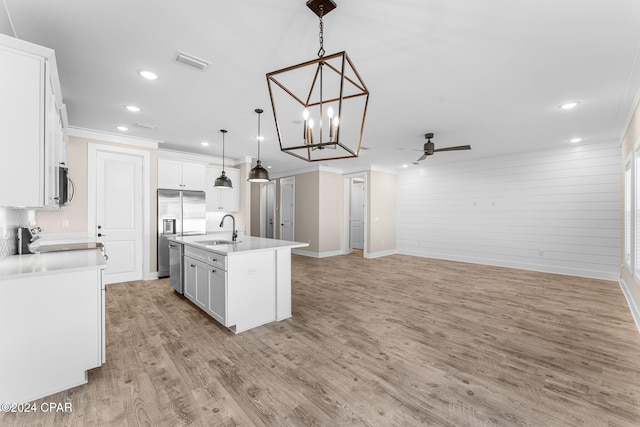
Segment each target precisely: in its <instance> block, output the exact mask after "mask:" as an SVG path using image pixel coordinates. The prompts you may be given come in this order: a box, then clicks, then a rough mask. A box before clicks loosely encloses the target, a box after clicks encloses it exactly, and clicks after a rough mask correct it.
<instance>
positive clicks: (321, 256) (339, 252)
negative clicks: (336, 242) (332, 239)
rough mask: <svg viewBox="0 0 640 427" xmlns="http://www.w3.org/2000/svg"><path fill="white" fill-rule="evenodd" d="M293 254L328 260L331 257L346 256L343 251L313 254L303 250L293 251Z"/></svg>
mask: <svg viewBox="0 0 640 427" xmlns="http://www.w3.org/2000/svg"><path fill="white" fill-rule="evenodd" d="M291 253H293V254H298V255H303V256H308V257H311V258H327V257H331V256H337V255H344V254H343V253H342V251H327V252H312V251H305V250H302V249H291Z"/></svg>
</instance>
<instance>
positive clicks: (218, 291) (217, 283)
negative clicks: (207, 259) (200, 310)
mask: <svg viewBox="0 0 640 427" xmlns="http://www.w3.org/2000/svg"><path fill="white" fill-rule="evenodd" d="M208 274H209V308H208V310H207V313H209V315H210V316H211V317H213V318H214V319H216V320H217V321H218V322H220V323H222V324H223V325H225V326H229V325H228V322H227V319H228V317H227V301H228V298H227V272H226V271H224V270H221V269H219V268H210V269H209V271H208Z"/></svg>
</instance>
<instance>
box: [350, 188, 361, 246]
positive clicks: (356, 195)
mask: <svg viewBox="0 0 640 427" xmlns="http://www.w3.org/2000/svg"><path fill="white" fill-rule="evenodd" d="M363 247H364V182H356V181H352V182H351V248H353V249H363Z"/></svg>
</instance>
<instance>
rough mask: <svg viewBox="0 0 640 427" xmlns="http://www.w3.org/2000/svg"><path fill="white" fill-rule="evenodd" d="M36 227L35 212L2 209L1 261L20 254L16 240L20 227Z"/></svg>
mask: <svg viewBox="0 0 640 427" xmlns="http://www.w3.org/2000/svg"><path fill="white" fill-rule="evenodd" d="M33 225H35V212H34V211H31V210H27V209H13V208H2V207H0V259H2V258H5V257H8V256H10V255H15V254H16V253H18V248H17V246H16V238H17V236H18V227H19V226H28V227H31V226H33Z"/></svg>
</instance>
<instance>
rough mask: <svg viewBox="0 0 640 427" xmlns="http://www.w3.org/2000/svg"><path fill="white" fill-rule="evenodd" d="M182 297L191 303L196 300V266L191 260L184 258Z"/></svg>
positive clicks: (195, 262)
mask: <svg viewBox="0 0 640 427" xmlns="http://www.w3.org/2000/svg"><path fill="white" fill-rule="evenodd" d="M183 274H184V296H185V297H187V298H189V299H190V300H191V301H195V300H196V286H197V283H198V265H197V261H196V260H194V259H193V258H189V257H186V256H185V257H184V269H183Z"/></svg>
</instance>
